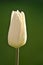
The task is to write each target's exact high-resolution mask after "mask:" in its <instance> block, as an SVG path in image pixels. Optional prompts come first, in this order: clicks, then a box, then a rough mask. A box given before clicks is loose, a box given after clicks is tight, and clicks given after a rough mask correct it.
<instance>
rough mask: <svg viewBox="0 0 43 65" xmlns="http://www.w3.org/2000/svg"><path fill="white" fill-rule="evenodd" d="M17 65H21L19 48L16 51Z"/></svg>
mask: <svg viewBox="0 0 43 65" xmlns="http://www.w3.org/2000/svg"><path fill="white" fill-rule="evenodd" d="M16 65H19V48H17V49H16Z"/></svg>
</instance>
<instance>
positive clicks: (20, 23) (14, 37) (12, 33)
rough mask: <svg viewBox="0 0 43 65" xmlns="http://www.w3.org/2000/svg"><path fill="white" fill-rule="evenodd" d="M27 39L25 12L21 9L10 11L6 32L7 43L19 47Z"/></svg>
mask: <svg viewBox="0 0 43 65" xmlns="http://www.w3.org/2000/svg"><path fill="white" fill-rule="evenodd" d="M26 40H27V31H26V22H25V14H24V12H23V11H21V12H19V11H18V10H17V11H12V14H11V22H10V27H9V32H8V44H9V45H10V46H12V47H15V48H19V47H21V46H23V45H25V43H26Z"/></svg>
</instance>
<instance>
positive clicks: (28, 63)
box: [0, 1, 43, 65]
mask: <svg viewBox="0 0 43 65" xmlns="http://www.w3.org/2000/svg"><path fill="white" fill-rule="evenodd" d="M12 10H20V11H21V10H22V11H24V12H25V16H26V25H27V42H26V45H25V46H23V47H21V48H20V65H43V2H26V1H24V2H22V1H17V2H16V1H0V65H15V56H16V49H15V48H12V47H10V46H9V45H8V40H7V36H8V29H9V24H10V17H11V12H12Z"/></svg>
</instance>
